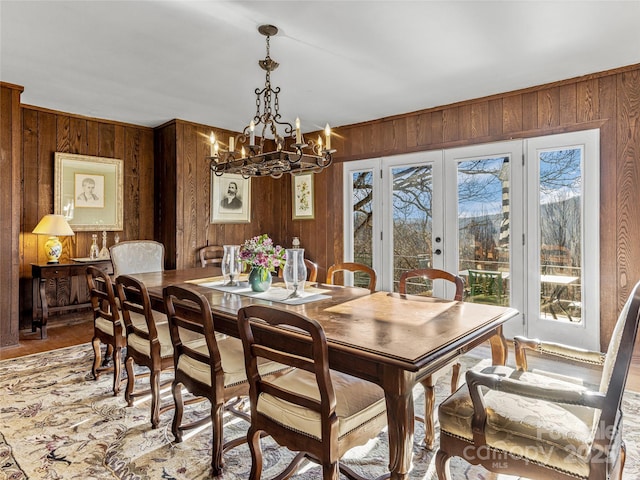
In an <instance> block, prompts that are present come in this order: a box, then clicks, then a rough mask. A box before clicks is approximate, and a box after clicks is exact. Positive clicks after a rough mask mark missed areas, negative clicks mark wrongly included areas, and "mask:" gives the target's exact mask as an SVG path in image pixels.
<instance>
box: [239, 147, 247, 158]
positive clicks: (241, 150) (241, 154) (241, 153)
mask: <svg viewBox="0 0 640 480" xmlns="http://www.w3.org/2000/svg"><path fill="white" fill-rule="evenodd" d="M240 156H241V157H242V158H244V157H246V155H245V152H244V147H242V148H241V149H240Z"/></svg>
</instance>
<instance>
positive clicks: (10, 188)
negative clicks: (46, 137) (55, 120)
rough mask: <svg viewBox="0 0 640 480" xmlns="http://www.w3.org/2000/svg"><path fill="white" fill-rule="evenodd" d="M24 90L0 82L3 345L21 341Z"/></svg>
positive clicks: (0, 339)
mask: <svg viewBox="0 0 640 480" xmlns="http://www.w3.org/2000/svg"><path fill="white" fill-rule="evenodd" d="M22 90H23V89H22V87H19V86H17V85H10V84H7V83H0V172H1V173H0V226H1V227H2V228H0V245H1V246H2V248H0V347H4V346H7V345H15V344H16V343H18V322H17V318H18V305H19V283H18V278H19V273H20V254H19V250H18V245H19V239H20V199H21V197H22V194H21V189H20V149H21V134H22V130H21V128H20V118H21V117H20V95H21V94H22ZM5 319H6V320H5ZM9 319H16V320H15V321H13V322H10V321H8V320H9Z"/></svg>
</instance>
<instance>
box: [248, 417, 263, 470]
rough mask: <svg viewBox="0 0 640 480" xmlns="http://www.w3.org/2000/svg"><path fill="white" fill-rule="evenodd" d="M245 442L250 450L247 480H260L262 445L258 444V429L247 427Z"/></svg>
mask: <svg viewBox="0 0 640 480" xmlns="http://www.w3.org/2000/svg"><path fill="white" fill-rule="evenodd" d="M247 442H248V443H249V451H250V452H251V472H250V473H249V480H260V477H261V476H262V447H261V446H260V431H259V430H254V429H253V428H251V427H249V432H248V433H247Z"/></svg>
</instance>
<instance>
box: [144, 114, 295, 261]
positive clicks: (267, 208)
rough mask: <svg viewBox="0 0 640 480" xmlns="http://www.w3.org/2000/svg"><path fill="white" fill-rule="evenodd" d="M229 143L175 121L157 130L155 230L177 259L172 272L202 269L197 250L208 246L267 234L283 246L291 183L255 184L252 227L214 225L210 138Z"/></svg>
mask: <svg viewBox="0 0 640 480" xmlns="http://www.w3.org/2000/svg"><path fill="white" fill-rule="evenodd" d="M212 131H213V132H214V133H215V135H216V137H218V138H227V137H228V136H229V135H230V134H232V133H233V132H229V131H227V130H220V129H217V128H213V127H209V126H205V125H199V124H194V123H189V122H185V121H182V120H173V121H171V122H168V123H167V124H165V125H162V126H161V127H158V128H156V132H155V148H156V171H157V172H158V173H159V174H158V175H157V176H156V199H157V202H158V208H157V209H156V219H155V222H156V226H157V228H158V232H157V237H158V239H159V241H161V242H163V243H164V244H165V247H166V249H167V252H171V253H172V254H173V255H167V257H168V258H171V257H172V256H173V262H174V263H172V264H169V265H167V267H168V268H187V267H192V266H196V265H199V260H198V250H199V249H200V248H202V247H204V246H206V245H223V244H240V243H242V242H243V241H244V240H245V239H247V238H249V237H252V236H254V235H258V234H261V233H268V234H269V235H270V236H271V237H272V238H273V239H274V241H276V242H284V241H285V237H286V233H285V232H286V231H287V225H286V218H285V217H286V215H285V211H286V210H287V208H288V206H289V204H290V199H289V197H288V196H287V195H286V193H284V192H287V184H288V182H289V181H290V180H289V179H288V178H286V179H285V178H283V179H280V180H279V181H278V180H274V179H272V178H257V179H252V180H251V222H250V223H239V224H210V223H209V218H210V207H211V193H210V192H211V171H210V169H209V163H208V162H207V161H206V159H205V157H207V156H208V155H209V150H210V144H209V136H210V134H211V132H212Z"/></svg>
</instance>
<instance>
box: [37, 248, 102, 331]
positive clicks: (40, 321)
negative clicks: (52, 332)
mask: <svg viewBox="0 0 640 480" xmlns="http://www.w3.org/2000/svg"><path fill="white" fill-rule="evenodd" d="M89 265H93V266H95V267H97V268H99V269H101V270H104V271H105V272H106V273H108V274H109V275H112V274H113V265H112V264H111V260H109V259H105V260H90V261H84V260H83V261H75V262H68V263H42V264H37V263H32V264H31V276H32V277H33V280H32V291H33V294H32V301H33V309H32V310H33V313H32V321H31V331H33V332H35V331H36V329H37V328H40V338H47V320H48V319H49V313H54V312H62V311H67V310H77V309H80V308H88V307H90V306H91V302H90V300H89V299H82V298H78V297H79V295H78V277H82V279H81V281H85V282H86V280H85V275H86V270H87V266H89ZM62 278H66V279H69V281H70V283H71V298H70V303H69V304H67V305H49V302H48V300H47V293H46V290H47V288H46V287H47V282H48V281H49V280H54V281H56V280H58V279H62ZM38 298H39V299H40V302H38ZM38 303H40V306H38Z"/></svg>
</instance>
